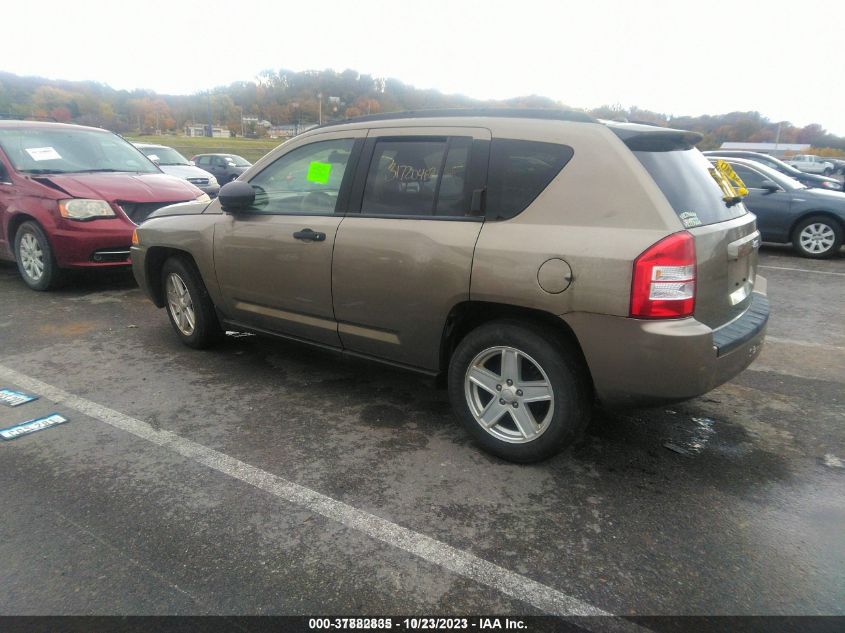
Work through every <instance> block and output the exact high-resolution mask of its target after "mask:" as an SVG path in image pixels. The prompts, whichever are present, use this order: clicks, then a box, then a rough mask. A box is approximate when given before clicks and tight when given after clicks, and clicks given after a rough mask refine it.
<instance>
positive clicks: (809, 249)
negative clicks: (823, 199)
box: [792, 215, 842, 259]
mask: <svg viewBox="0 0 845 633" xmlns="http://www.w3.org/2000/svg"><path fill="white" fill-rule="evenodd" d="M792 245H793V247H794V248H795V250H796V251H797V252H798V254H799V255H802V256H803V257H810V258H812V259H824V258H826V257H832V256H833V255H834V254H836V253H837V252H839V248H840V247H841V246H842V225H840V224H839V223H838V222H837V221H836V220H833V219H831V218H829V217H827V216H824V215H813V216H810V217H808V218H805V219H803V220H801V222H799V223H798V224H797V225H796V227H795V230H794V231H793V232H792Z"/></svg>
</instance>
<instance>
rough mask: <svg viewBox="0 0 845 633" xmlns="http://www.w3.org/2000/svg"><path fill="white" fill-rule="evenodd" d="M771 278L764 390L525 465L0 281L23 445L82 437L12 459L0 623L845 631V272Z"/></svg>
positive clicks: (316, 383) (374, 407)
mask: <svg viewBox="0 0 845 633" xmlns="http://www.w3.org/2000/svg"><path fill="white" fill-rule="evenodd" d="M761 265H762V267H761V269H760V273H761V274H762V275H764V276H765V277H767V278H768V282H769V296H770V299H771V304H772V311H773V314H772V317H771V321H770V326H769V339H768V341H767V343H766V345H765V347H764V350H763V352H762V354H761V356H760V357H759V358H758V360H757V361H756V362H755V363H754V364H753V365H752V366H751V367H750V368H749V369H748V370H747V371H746V372H744V373H743V374H742V375H740V376H738V377H737V378H736V379H735V380H733V381H731V382H730V383H728V384H726V385H724V386H722V387H720V388H718V389H716V390H715V391H713V392H712V393H710V394H707V395H706V396H704V397H701V398H697V399H695V400H692V401H690V402H687V403H683V404H679V405H674V406H671V407H660V408H656V409H648V410H637V411H624V412H613V413H609V412H602V411H598V412H596V415H595V420H594V423H593V424H592V426H591V428H590V429H589V431H588V434H587V435H586V437H585V438H584V440H583V441H582V442H580V443H579V444H578V445H577V446H575V447H573V448H572V449H570V450H568V451H566V452H564V453H563V454H561V455H559V456H558V457H556V458H554V459H552V460H549V461H547V462H545V463H542V464H539V465H533V466H516V465H513V464H508V463H505V462H502V461H499V460H497V459H495V458H493V457H490V456H488V455H486V454H484V453H482V452H480V451H479V450H478V449H477V448H476V447H475V446H474V445H473V444H472V443H471V442H470V441H469V440H468V439H467V437H466V436H465V435H464V433H463V431H462V430H461V428H460V427H459V426H458V424H457V423H456V422H455V420H454V419H453V418H452V415H451V413H450V410H449V405H448V401H447V396H446V393H445V392H443V391H438V390H437V389H435V388H434V387H433V385H432V384H431V381H430V380H428V379H426V378H422V377H418V376H415V375H412V374H406V373H402V372H399V371H396V370H394V369H391V368H386V367H383V366H380V365H376V364H371V363H367V362H364V361H359V360H354V359H347V358H344V357H341V356H338V355H334V354H331V353H328V352H323V351H315V350H313V349H310V348H308V347H304V346H300V345H297V344H293V343H287V342H279V341H273V340H267V339H262V338H259V337H255V336H245V335H241V336H229V337H227V340H226V342H225V343H224V344H223V345H222V346H221V347H219V348H218V349H215V350H213V351H207V352H196V351H193V350H189V349H187V348H185V347H183V346H182V345H181V344H180V343H179V342H178V341H177V339H176V337H175V335H174V334H173V332H172V331H171V328H170V325H169V323H168V322H167V318H166V315H165V313H164V312H163V311H160V310H157V309H155V308H154V307H153V306H152V304H150V303H149V302H148V301H147V300H146V299H145V298H144V297H143V296H142V294H141V292H140V291H139V290H138V289H137V288H136V287H135V284H134V281H133V280H132V277H131V275H130V274H109V275H86V276H82V277H79V278H77V279H75V281H74V283H73V284H72V285H71V286H69V287H68V288H66V289H64V290H61V291H58V292H53V293H37V292H33V291H30V290H28V289H27V288H26V287H25V286H24V284H23V283H22V282H21V281H20V279H19V278H18V276H17V272H16V270H15V269H14V267H13V266H11V265H7V264H0V388H2V387H9V388H24V387H27V386H30V387H31V386H32V385H33V384H35V385H36V386H37V385H38V384H41V383H43V384H44V388H43V389H42V390H41V391H42V392H41V393H40V395H41V396H42V397H41V398H40V399H39V400H37V401H35V402H32V403H29V404H26V405H23V406H20V407H17V408H6V407H2V406H0V427H6V426H10V425H12V424H14V423H18V422H21V421H24V420H27V419H30V418H33V417H37V416H39V415H42V414H48V413H52V412H59V413H61V414H63V415H65V416H66V417H67V418H69V420H70V421H69V422H68V423H66V424H64V425H62V426H59V427H56V428H53V429H49V430H45V431H42V432H39V433H35V434H33V435H29V436H26V437H21V438H18V439H16V440H13V441H6V442H0V614H325V613H333V614H337V613H344V614H379V613H381V614H408V613H437V614H451V615H456V614H470V613H493V612H495V613H512V614H536V613H541V612H543V611H545V610H546V609H545V608H544V606H543V605H544V604H547V602H548V600H564V602H563V604H564V606H566V605H567V604H571V605H575V606H574V607H573V608H574V609H575V610H577V609H578V608H582V607H584V606H591V607H595V608H596V609H600V610H602V611H604V612H608V613H612V614H618V615H631V614H840V615H841V614H845V530H843V526H845V498H844V497H845V495H843V491H845V486H843V484H845V469H844V468H843V460H845V429H843V422H845V388H844V387H843V385H844V384H845V252H843V253H840V255H839V256H838V257H836V258H834V259H832V260H828V261H811V260H806V259H802V258H799V257H797V256H794V255H793V254H792V253H791V252H790V251H789V249H787V248H780V247H764V250H763V252H762V253H761ZM31 379H35V380H37V381H40V383H32V382H31ZM28 381H29V382H28ZM121 425H123V426H121ZM167 431H169V432H171V433H170V434H168V433H166V432H167ZM160 438H164V439H160ZM159 440H160V441H159ZM667 444H668V445H670V446H671V447H672V448H667V447H666V445H667ZM678 450H680V451H681V452H678ZM244 473H245V474H244ZM310 491H315V492H316V493H321V495H323V496H322V497H321V496H319V495H317V496H313V495H312V496H309V495H311V492H310ZM333 513H334V514H333ZM335 514H336V515H337V516H336V517H335V518H330V517H332V516H335ZM350 517H352V518H350ZM367 517H370V518H367ZM372 526H375V527H372ZM391 526H395V527H391ZM403 530H404V531H403ZM396 534H399V536H398V537H396ZM385 535H386V536H385ZM391 535H393V536H391ZM403 535H404V536H403ZM408 535H410V536H408ZM394 537H395V538H394ZM403 539H405V540H403ZM426 539H427V540H426ZM419 543H422V545H420V547H422V549H421V550H420V549H416V550H415V549H414V548H415V547H416V546H417V544H419ZM420 552H423V553H422V554H420ZM429 553H430V555H429ZM444 556H445V558H444ZM450 557H451V558H450ZM467 557H469V558H467ZM454 560H457V561H458V563H453V562H450V561H454ZM479 560H480V561H482V562H478V561H479ZM444 561H445V562H444ZM461 561H463V562H461ZM467 561H469V562H467ZM483 561H486V563H484V562H483ZM490 563H492V565H489V564H490ZM485 565H489V569H488V568H487V567H485ZM491 569H492V571H490V570H491ZM479 570H480V571H479ZM485 570H486V571H485ZM497 570H500V571H497ZM490 574H492V577H495V578H498V580H496V579H495V578H494V580H489V578H490V577H491V576H490ZM497 574H498V576H497ZM497 583H499V584H498V585H497ZM532 583H533V584H532ZM549 596H551V597H549ZM565 599H571V603H567V602H565ZM544 601H545V602H544Z"/></svg>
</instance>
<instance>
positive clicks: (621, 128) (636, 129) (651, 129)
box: [601, 121, 704, 152]
mask: <svg viewBox="0 0 845 633" xmlns="http://www.w3.org/2000/svg"><path fill="white" fill-rule="evenodd" d="M601 123H604V124H605V125H607V127H609V128H610V129H611V130H613V132H614V134H616V136H618V137H619V138H620V139H622V141H623V142H624V143H625V145H627V146H628V147H629V148H630V149H632V150H635V151H636V150H642V151H647V152H669V151H672V150H678V149H680V150H683V149H692V148H693V147H695V145H696V144H697V143H699V142H701V139H703V138H704V136H702V135H701V134H699V133H698V132H689V131H687V130H676V129H674V128H670V127H658V126H656V125H644V124H642V123H619V122H617V121H601Z"/></svg>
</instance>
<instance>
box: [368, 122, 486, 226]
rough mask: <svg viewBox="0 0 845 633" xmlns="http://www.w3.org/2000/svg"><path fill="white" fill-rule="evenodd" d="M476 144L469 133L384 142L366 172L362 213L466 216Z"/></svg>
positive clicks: (380, 142)
mask: <svg viewBox="0 0 845 633" xmlns="http://www.w3.org/2000/svg"><path fill="white" fill-rule="evenodd" d="M471 146H472V139H471V138H469V137H451V138H430V137H429V138H425V137H421V138H406V139H385V140H379V141H378V142H377V143H376V145H375V148H374V150H373V157H372V160H371V161H370V168H369V171H368V173H367V181H366V185H365V188H364V198H363V201H362V203H361V213H369V214H374V215H415V216H417V215H437V216H463V215H465V214H466V213H467V210H468V209H469V195H468V179H467V173H468V171H467V166H468V163H469V158H470V148H471Z"/></svg>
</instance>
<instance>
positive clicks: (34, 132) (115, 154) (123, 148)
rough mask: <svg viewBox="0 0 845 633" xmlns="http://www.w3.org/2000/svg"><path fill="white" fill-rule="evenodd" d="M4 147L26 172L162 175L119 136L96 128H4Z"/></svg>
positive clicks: (0, 138)
mask: <svg viewBox="0 0 845 633" xmlns="http://www.w3.org/2000/svg"><path fill="white" fill-rule="evenodd" d="M0 147H2V148H3V151H4V152H5V153H6V156H8V158H9V160H10V161H11V163H12V165H13V166H14V168H15V169H16V170H17V171H18V172H22V173H30V174H64V173H79V172H108V171H122V172H134V173H159V172H160V170H159V169H158V167H156V166H155V165H153V164H152V163H151V162H150V161H149V159H147V157H146V156H144V155H143V154H142V153H141V152H139V151H138V150H137V149H136V148H135V147H133V146H132V145H130V144H129V143H127V142H126V141H124V140H123V139H122V138H120V137H119V136H117V135H116V134H112V133H111V132H105V131H101V130H95V129H91V130H86V129H79V128H58V127H57V128H47V127H33V128H28V129H27V128H0Z"/></svg>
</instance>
